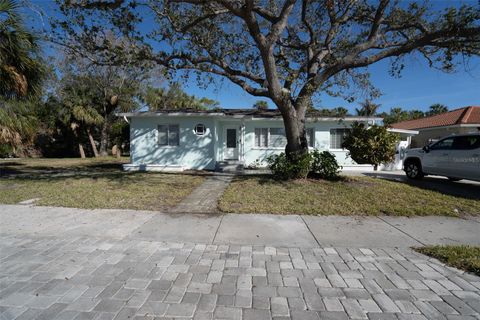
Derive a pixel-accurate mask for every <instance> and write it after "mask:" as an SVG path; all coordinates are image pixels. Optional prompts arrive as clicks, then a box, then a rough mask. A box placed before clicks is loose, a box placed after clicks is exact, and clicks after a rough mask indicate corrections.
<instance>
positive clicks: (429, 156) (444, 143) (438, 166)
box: [422, 137, 454, 175]
mask: <svg viewBox="0 0 480 320" xmlns="http://www.w3.org/2000/svg"><path fill="white" fill-rule="evenodd" d="M453 138H454V137H448V138H445V139H442V140H440V141H438V142H436V143H434V144H433V145H431V146H430V147H429V148H428V152H425V154H424V155H423V159H422V168H423V171H424V172H426V173H428V174H438V175H447V172H448V171H447V170H448V168H449V166H450V165H449V162H450V159H449V156H450V151H451V150H452V145H453Z"/></svg>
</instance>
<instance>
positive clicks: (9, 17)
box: [0, 0, 45, 153]
mask: <svg viewBox="0 0 480 320" xmlns="http://www.w3.org/2000/svg"><path fill="white" fill-rule="evenodd" d="M18 9H19V6H18V4H17V2H15V1H13V0H0V144H6V145H10V146H11V147H12V149H13V151H14V153H15V152H16V149H18V147H22V146H23V145H24V143H25V142H27V143H28V142H31V140H32V138H33V136H34V134H35V130H36V121H35V118H34V116H33V115H32V113H31V109H29V107H31V103H32V99H27V98H32V97H35V96H36V95H37V94H38V93H39V90H40V87H41V80H42V78H43V75H44V73H45V69H44V66H43V64H42V62H41V59H40V58H39V53H40V49H39V46H38V39H37V38H36V37H35V36H34V35H33V34H32V33H30V32H28V31H27V30H26V29H25V27H24V25H23V21H22V18H21V17H20V15H19V13H18Z"/></svg>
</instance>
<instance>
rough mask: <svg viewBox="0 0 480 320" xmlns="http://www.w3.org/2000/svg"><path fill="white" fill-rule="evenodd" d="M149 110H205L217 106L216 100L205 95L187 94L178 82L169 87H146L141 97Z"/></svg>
mask: <svg viewBox="0 0 480 320" xmlns="http://www.w3.org/2000/svg"><path fill="white" fill-rule="evenodd" d="M142 99H143V101H144V102H145V103H146V104H147V106H148V108H149V110H150V111H155V110H177V109H178V110H181V109H183V110H185V109H195V110H206V109H213V108H216V107H218V102H217V101H215V100H211V99H208V98H205V97H202V98H199V97H196V96H194V95H189V94H187V93H186V92H185V91H184V90H183V89H182V87H181V86H180V84H179V83H173V84H172V85H171V86H170V87H169V88H167V89H165V88H153V87H148V88H147V89H146V90H145V93H144V94H143V97H142Z"/></svg>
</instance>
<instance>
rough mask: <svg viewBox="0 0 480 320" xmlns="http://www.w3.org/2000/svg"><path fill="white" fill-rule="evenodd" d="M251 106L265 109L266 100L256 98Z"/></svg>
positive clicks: (266, 106)
mask: <svg viewBox="0 0 480 320" xmlns="http://www.w3.org/2000/svg"><path fill="white" fill-rule="evenodd" d="M253 108H254V109H257V110H267V109H268V102H267V101H263V100H258V101H256V102H255V103H254V104H253Z"/></svg>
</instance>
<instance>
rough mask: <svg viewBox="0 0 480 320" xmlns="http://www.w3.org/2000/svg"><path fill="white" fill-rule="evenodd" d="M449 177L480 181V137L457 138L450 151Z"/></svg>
mask: <svg viewBox="0 0 480 320" xmlns="http://www.w3.org/2000/svg"><path fill="white" fill-rule="evenodd" d="M449 176H450V177H453V178H463V179H471V180H480V135H468V136H459V137H455V139H454V141H453V145H452V150H451V151H450V168H449Z"/></svg>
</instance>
